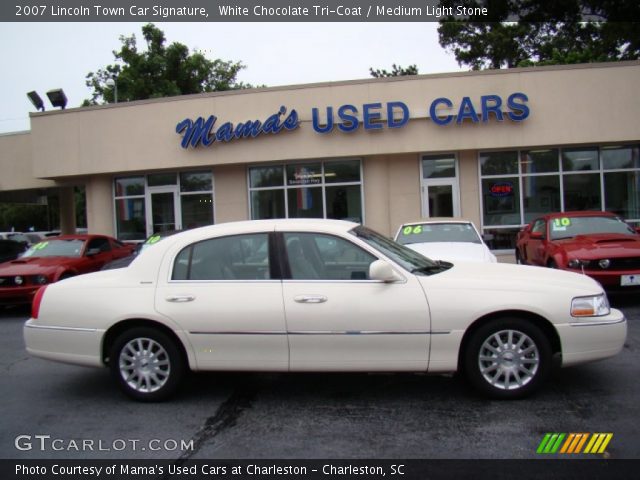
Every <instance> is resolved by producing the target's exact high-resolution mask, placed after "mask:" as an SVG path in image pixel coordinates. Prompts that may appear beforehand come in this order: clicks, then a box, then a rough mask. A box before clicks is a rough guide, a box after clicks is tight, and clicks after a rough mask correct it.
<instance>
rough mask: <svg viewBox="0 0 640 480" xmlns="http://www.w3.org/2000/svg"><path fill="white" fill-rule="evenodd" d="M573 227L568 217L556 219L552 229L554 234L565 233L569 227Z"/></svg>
mask: <svg viewBox="0 0 640 480" xmlns="http://www.w3.org/2000/svg"><path fill="white" fill-rule="evenodd" d="M570 226H571V220H570V219H569V218H567V217H562V218H556V219H554V220H553V224H552V228H553V231H554V232H564V231H565V230H566V229H567V227H570Z"/></svg>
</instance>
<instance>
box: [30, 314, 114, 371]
mask: <svg viewBox="0 0 640 480" xmlns="http://www.w3.org/2000/svg"><path fill="white" fill-rule="evenodd" d="M103 335H104V330H97V329H91V328H73V327H56V326H47V325H36V324H35V323H34V321H33V319H31V320H28V321H27V322H26V323H25V325H24V343H25V345H26V347H27V352H28V353H30V354H31V355H34V356H36V357H40V358H46V359H47V360H55V361H57V362H63V363H71V364H74V365H85V366H89V367H100V366H103V363H102V358H101V355H100V351H101V345H102V337H103Z"/></svg>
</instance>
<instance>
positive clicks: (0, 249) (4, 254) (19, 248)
mask: <svg viewBox="0 0 640 480" xmlns="http://www.w3.org/2000/svg"><path fill="white" fill-rule="evenodd" d="M26 249H27V245H26V244H25V243H24V242H16V241H15V240H2V239H0V263H2V262H7V261H9V260H13V259H15V258H18V257H19V256H20V255H21V254H22V253H23V252H24V251H25V250H26Z"/></svg>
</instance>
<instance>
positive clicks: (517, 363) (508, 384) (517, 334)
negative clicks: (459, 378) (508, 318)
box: [478, 330, 540, 390]
mask: <svg viewBox="0 0 640 480" xmlns="http://www.w3.org/2000/svg"><path fill="white" fill-rule="evenodd" d="M478 366H479V368H480V373H481V375H482V377H483V378H484V379H485V380H486V381H487V382H488V383H489V384H491V385H492V386H493V387H495V388H498V389H500V390H516V389H519V388H522V387H524V386H525V385H527V384H528V383H529V382H530V381H531V380H533V378H535V376H536V373H537V372H538V368H539V366H540V353H539V351H538V347H537V345H536V343H535V342H534V341H533V339H532V338H531V337H529V336H528V335H526V334H525V333H523V332H521V331H518V330H501V331H499V332H495V333H493V334H492V335H491V336H489V337H488V338H487V339H486V340H485V341H484V342H483V343H482V345H481V347H480V351H479V355H478Z"/></svg>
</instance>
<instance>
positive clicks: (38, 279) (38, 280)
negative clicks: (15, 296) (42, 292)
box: [33, 275, 49, 285]
mask: <svg viewBox="0 0 640 480" xmlns="http://www.w3.org/2000/svg"><path fill="white" fill-rule="evenodd" d="M48 281H49V279H48V278H47V276H46V275H36V276H35V277H33V282H34V283H35V284H36V285H44V284H45V283H47V282H48Z"/></svg>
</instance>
